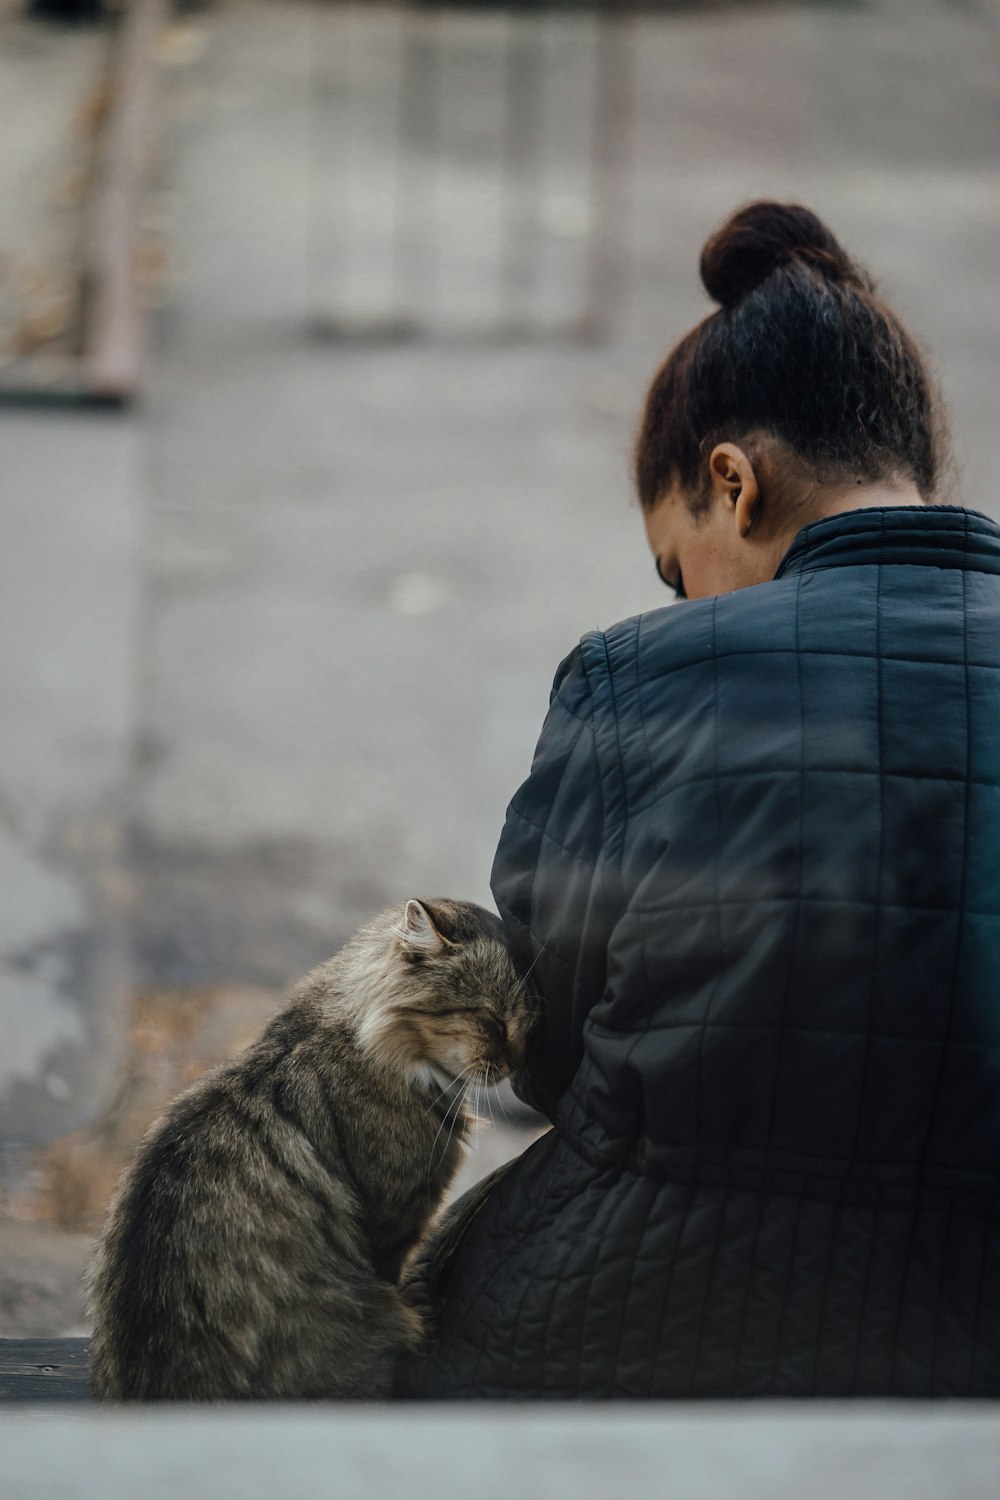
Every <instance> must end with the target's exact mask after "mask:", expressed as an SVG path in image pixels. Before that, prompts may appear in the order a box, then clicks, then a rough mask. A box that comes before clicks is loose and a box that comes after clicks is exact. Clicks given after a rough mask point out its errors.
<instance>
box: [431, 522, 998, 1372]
mask: <svg viewBox="0 0 1000 1500" xmlns="http://www.w3.org/2000/svg"><path fill="white" fill-rule="evenodd" d="M998 674H1000V528H998V527H997V526H996V525H994V524H993V522H991V521H989V520H987V519H985V518H984V517H983V516H980V515H977V514H975V513H974V512H969V511H964V510H959V509H954V508H951V507H929V508H926V509H924V508H918V507H912V508H911V507H907V508H904V509H887V510H869V511H855V512H853V513H850V514H848V515H843V516H839V517H835V518H832V519H829V520H825V521H820V522H818V523H815V524H813V525H810V526H807V527H805V528H804V529H803V530H802V531H801V532H800V533H799V535H798V537H797V538H796V540H795V543H794V545H793V546H792V548H791V551H790V552H789V553H788V555H787V556H786V557H785V559H784V561H783V563H782V565H781V567H780V569H779V571H778V575H777V578H776V579H775V580H774V581H773V582H771V583H766V584H763V585H760V586H758V587H756V588H750V589H744V590H741V591H739V592H737V593H734V594H729V595H725V596H723V597H720V598H715V599H704V600H696V601H691V602H689V603H684V604H681V605H679V606H677V607H676V608H672V609H664V610H660V611H656V612H654V613H652V614H648V615H643V616H641V617H640V618H638V619H632V620H626V621H624V622H623V623H622V624H620V625H616V626H615V627H614V629H612V630H610V631H608V632H607V633H606V634H603V635H600V634H593V635H589V636H586V637H585V638H584V640H583V641H582V642H581V644H580V646H579V647H578V648H577V650H576V651H574V652H573V653H572V655H571V656H570V657H568V658H567V660H566V661H565V662H564V663H563V665H562V667H561V669H560V671H559V675H558V677H557V679H556V684H555V688H554V690H553V696H552V704H551V709H550V712H549V715H548V717H547V719H546V722H545V726H544V728H543V730H542V735H541V739H540V741H539V745H538V749H537V752H536V756H535V760H534V763H533V766H532V770H531V775H530V777H529V779H528V780H527V781H526V782H525V784H524V786H522V787H521V789H520V791H519V792H518V793H517V795H516V797H515V798H514V801H513V803H512V805H511V808H510V810H509V814H508V819H507V824H506V827H505V829H504V832H503V836H502V838H501V841H500V847H499V849H498V851H497V856H496V864H495V867H494V872H493V890H494V895H495V897H496V900H497V904H498V907H499V910H500V912H501V914H502V916H503V918H504V922H505V924H506V926H507V929H508V931H509V934H510V936H511V938H512V940H513V942H514V943H515V945H516V948H517V950H518V954H519V957H520V960H521V962H522V963H523V965H524V966H525V967H527V965H528V964H531V963H534V964H535V968H534V974H535V976H536V977H537V978H538V980H539V982H540V986H541V989H542V992H543V995H544V1002H545V1026H544V1034H543V1036H542V1038H541V1041H540V1043H539V1046H538V1049H537V1052H536V1055H535V1057H534V1059H533V1062H532V1063H531V1065H530V1068H529V1072H528V1074H527V1075H526V1078H525V1083H526V1086H527V1088H528V1091H529V1093H530V1094H531V1096H532V1097H533V1098H534V1099H535V1101H536V1102H538V1103H539V1104H540V1105H541V1107H542V1108H544V1109H545V1110H546V1112H547V1113H548V1114H549V1115H550V1117H551V1118H552V1119H553V1120H554V1122H555V1129H554V1130H553V1131H551V1132H550V1133H549V1134H548V1135H547V1136H545V1137H544V1138H543V1139H541V1140H540V1141H539V1142H537V1143H536V1145H535V1146H534V1147H533V1148H532V1149H530V1150H529V1151H528V1152H527V1153H526V1155H525V1156H523V1157H522V1158H521V1159H520V1161H519V1162H518V1164H517V1165H516V1166H515V1167H514V1169H513V1170H511V1171H509V1172H508V1173H507V1174H506V1176H503V1177H502V1179H501V1180H500V1181H498V1183H497V1184H496V1186H495V1187H494V1188H493V1190H492V1191H491V1192H490V1194H489V1196H488V1197H487V1198H486V1199H485V1202H484V1203H483V1204H482V1206H481V1207H480V1208H479V1209H478V1212H476V1213H474V1214H471V1215H468V1214H467V1215H466V1216H465V1219H466V1222H465V1223H463V1224H462V1225H461V1229H462V1235H461V1239H460V1241H459V1242H457V1244H456V1247H455V1248H454V1253H453V1254H452V1256H451V1261H450V1263H449V1264H448V1266H447V1270H446V1273H445V1274H444V1275H443V1276H441V1277H439V1281H438V1286H437V1290H438V1291H439V1292H440V1293H441V1295H442V1296H443V1304H442V1306H441V1310H440V1328H439V1336H438V1341H437V1343H436V1345H435V1347H434V1349H433V1352H432V1354H431V1356H430V1358H429V1359H427V1360H426V1361H425V1362H424V1363H423V1364H422V1365H419V1366H416V1367H414V1368H413V1369H411V1370H410V1372H409V1373H408V1376H407V1387H406V1388H407V1390H408V1391H409V1393H410V1394H418V1395H425V1396H446V1397H531V1396H545V1397H554V1398H558V1397H576V1396H586V1397H604V1396H631V1397H642V1396H676V1397H681V1396H702V1397H706V1396H710V1397H715V1396H720V1397H721V1396H807V1395H822V1396H841V1395H884V1396H889V1395H910V1396H928V1395H936V1396H958V1395H962V1396H965V1395H988V1396H993V1397H996V1396H998V1395H1000V1193H998V1174H1000V675H998ZM460 1218H461V1215H460Z"/></svg>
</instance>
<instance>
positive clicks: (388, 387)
mask: <svg viewBox="0 0 1000 1500" xmlns="http://www.w3.org/2000/svg"><path fill="white" fill-rule="evenodd" d="M998 62H1000V0H855V3H848V0H841V3H834V0H827V3H822V4H821V3H818V0H816V3H805V0H800V3H791V0H789V3H785V4H779V3H752V0H744V3H735V0H734V3H730V4H723V3H717V4H712V3H708V0H704V3H700V0H687V3H685V4H680V3H673V4H671V3H660V4H656V3H653V0H647V3H645V4H643V5H639V4H631V3H628V0H604V3H597V0H594V3H591V4H589V5H584V4H580V5H571V4H569V3H552V4H549V5H541V4H535V3H528V0H522V3H520V4H517V5H513V4H510V5H494V4H490V3H487V0H478V3H475V4H473V3H466V4H460V3H458V0H455V3H453V4H450V5H438V4H429V3H419V4H418V3H415V0H414V3H410V4H407V3H396V4H388V3H387V4H380V3H360V0H355V3H348V0H342V3H337V0H215V3H206V4H200V5H198V6H193V5H184V6H180V5H177V6H171V5H170V4H168V3H167V0H132V3H131V4H124V5H119V6H117V7H111V6H110V5H102V4H100V3H98V0H47V3H43V0H38V3H34V4H32V3H28V0H0V522H2V530H0V724H2V735H0V1336H12V1335H23V1336H28V1335H45V1334H52V1335H63V1334H72V1333H78V1332H82V1331H84V1328H85V1321H84V1312H83V1302H82V1294H81V1291H80V1285H79V1277H80V1272H81V1269H82V1266H83V1265H84V1263H85V1261H86V1259H87V1255H88V1253H89V1248H90V1245H91V1243H92V1237H93V1235H94V1233H95V1231H96V1230H97V1228H98V1227H99V1225H100V1223H101V1218H102V1214H103V1210H104V1206H105V1203H106V1200H107V1196H108V1193H109V1191H110V1189H111V1187H112V1185H113V1183H114V1180H115V1177H116V1175H117V1172H118V1171H119V1169H120V1167H121V1164H122V1162H123V1161H124V1160H125V1159H126V1157H127V1155H128V1153H129V1151H130V1150H131V1149H132V1146H133V1145H134V1143H135V1140H136V1139H137V1136H138V1135H139V1134H140V1133H141V1131H142V1130H143V1129H145V1127H146V1125H147V1124H148V1122H149V1120H150V1119H151V1118H152V1117H153V1115H154V1114H155V1113H156V1112H157V1111H158V1110H159V1108H160V1107H162V1105H163V1104H164V1103H165V1102H166V1100H167V1099H168V1098H169V1097H171V1095H172V1094H173V1093H175V1092H176V1091H177V1090H178V1089H179V1088H181V1087H182V1086H183V1085H184V1084H185V1083H186V1082H187V1081H188V1080H189V1079H191V1078H193V1077H195V1076H196V1075H197V1073H198V1072H199V1071H201V1070H202V1069H203V1068H204V1067H206V1066H208V1065H210V1064H211V1063H214V1062H216V1061H218V1060H220V1059H221V1058H223V1057H226V1056H228V1055H230V1054H231V1053H232V1052H233V1051H234V1050H235V1049H236V1048H237V1047H239V1046H240V1045H242V1044H243V1043H244V1042H245V1041H246V1040H247V1039H248V1038H249V1037H250V1036H251V1035H252V1034H253V1033H254V1032H255V1031H256V1030H257V1029H258V1028H259V1026H260V1025H261V1023H262V1022H263V1021H264V1020H265V1019H266V1018H267V1017H268V1016H269V1015H270V1014H271V1012H272V1011H273V1009H274V1008H275V1006H276V1005H277V1004H278V1003H279V1001H280V998H281V994H282V991H283V990H284V988H285V987H286V986H287V985H288V984H289V983H290V982H292V981H293V980H294V979H296V978H297V977H298V976H299V975H300V974H301V973H302V972H304V971H305V970H306V969H307V968H309V967H310V966H311V965H313V964H314V963H316V962H318V961H319V960H321V959H323V958H325V957H327V956H328V955H329V954H330V953H332V952H333V951H334V950H335V949H336V948H337V947H338V946H339V945H340V944H341V943H342V942H343V940H344V939H345V938H346V937H347V936H348V935H349V934H350V933H351V932H352V931H353V930H354V928H355V927H356V926H357V925H358V924H359V923H360V922H361V921H362V920H364V919H365V918H367V917H368V916H370V915H371V914H373V913H374V912H375V911H377V910H379V909H380V908H382V907H383V906H386V905H388V904H391V903H393V902H398V901H402V900H404V899H406V898H408V897H410V896H434V895H450V896H456V897H462V898H466V899H472V900H478V901H481V902H484V903H487V904H489V902H490V896H489V870H490V864H491V861H492V855H493V850H494V847H495V844H496V840H497V836H498V834H499V831H500V828H501V826H502V822H503V817H504V810H505V807H506V804H507V802H508V800H509V798H510V797H511V795H512V794H513V792H514V790H515V788H516V787H517V785H518V783H519V782H520V781H521V780H522V779H523V777H524V775H525V774H526V772H527V769H528V766H529V763H530V758H531V753H532V749H533V745H534V742H535V739H536V737H537V733H538V730H539V727H540V725H541V721H542V717H543V715H544V712H545V708H546V704H547V698H548V690H549V684H550V682H551V679H552V676H553V673H554V671H555V668H556V666H557V664H558V662H559V661H560V659H561V658H562V657H563V656H564V655H565V654H566V652H567V651H569V649H570V648H571V647H572V646H573V644H574V643H575V642H576V640H577V638H578V637H579V636H580V634H581V633H582V632H583V631H585V630H588V629H592V628H594V627H603V626H607V625H609V624H611V623H612V622H613V621H614V620H616V619H618V618H621V617H623V616H626V615H630V614H634V613H637V612H639V611H641V610H646V609H653V608H658V607H660V606H662V605H663V603H664V602H665V601H664V598H663V590H662V587H661V585H660V584H659V583H658V581H657V579H656V577H655V574H654V571H653V564H652V561H651V559H650V557H649V555H648V552H647V550H646V546H645V541H644V538H643V534H642V527H641V521H640V517H639V514H638V511H637V508H636V506H635V504H634V502H633V500H632V498H631V493H630V482H629V447H630V441H631V436H632V432H633V429H634V426H635V423H636V421H637V417H638V413H639V409H640V405H641V401H642V397H643V393H644V388H645V385H646V383H647V382H648V380H649V378H650V376H651V374H652V373H653V370H654V369H655V367H656V365H657V364H658V362H659V361H660V360H661V359H662V357H663V355H664V354H665V352H666V350H667V349H668V348H669V347H670V345H671V344H672V343H673V342H674V341H675V340H676V339H677V338H678V337H679V336H680V335H681V334H683V333H684V332H685V331H686V330H687V329H688V328H689V327H690V326H691V325H692V324H693V323H694V322H695V321H696V320H698V319H700V318H701V317H703V316H704V315H705V314H706V312H708V311H709V306H708V303H707V299H706V298H705V297H704V295H703V294H702V293H701V291H700V288H699V282H698V277H697V258H698V253H699V250H700V247H701V244H702V242H703V240H704V238H705V236H706V235H707V234H708V232H709V231H710V230H711V229H713V228H714V227H715V226H716V225H717V224H718V223H719V222H720V221H721V220H722V219H723V218H724V217H726V215H727V214H728V213H729V212H730V211H731V210H732V209H733V208H734V207H736V206H737V205H738V204H740V203H742V202H744V201H745V200H747V199H750V198H753V197H758V196H769V197H777V198H781V199H798V200H801V201H803V202H805V203H807V204H809V205H810V206H811V207H813V208H814V209H816V210H817V211H818V212H819V213H820V214H821V215H822V216H823V217H824V218H826V219H827V220H828V221H829V223H830V224H831V226H832V228H833V229H834V230H835V232H836V233H837V234H838V235H839V236H840V237H841V238H842V239H843V240H844V242H845V244H846V245H847V247H848V249H849V250H850V251H851V252H852V253H854V254H855V255H856V256H857V257H858V258H859V259H861V260H862V261H864V262H866V263H867V264H868V265H869V266H870V267H871V269H872V270H873V271H874V273H875V274H876V275H877V277H878V278H879V280H880V282H881V284H882V287H883V289H884V291H885V293H886V295H887V297H888V298H889V300H890V301H891V302H892V303H893V305H894V306H895V307H896V308H897V309H898V310H899V311H900V313H901V314H902V315H903V317H904V319H905V320H906V321H907V322H908V324H909V325H910V327H911V328H912V330H913V331H914V332H915V333H916V334H917V335H918V337H919V338H920V339H921V340H922V342H923V343H924V345H925V346H926V347H927V348H928V349H929V351H930V353H931V357H932V362H933V364H934V367H935V368H936V370H937V371H938V374H939V377H940V380H941V383H942V386H943V389H944V393H945V397H946V400H947V403H948V405H949V408H950V411H951V415H952V422H953V428H954V435H955V449H956V464H955V472H954V475H953V477H952V482H951V486H950V488H949V490H948V493H946V494H942V496H941V497H940V498H941V499H943V500H953V501H956V502H959V503H964V504H969V505H972V506H973V507H975V508H978V509H981V510H984V511H986V512H987V513H988V514H991V515H994V516H995V517H998V518H1000V499H998V497H997V493H996V492H995V491H994V489H993V485H992V483H991V481H990V475H991V471H992V468H993V463H992V460H993V458H994V452H995V449H994V440H995V432H996V426H997V420H996V419H997V401H996V391H997V385H996V368H997V348H998V342H997V335H998V332H1000V191H998V187H1000V67H998ZM497 1112H499V1111H497ZM537 1128H538V1125H537V1122H536V1121H532V1120H530V1119H525V1118H523V1117H521V1118H515V1119H514V1120H513V1122H501V1123H500V1124H499V1125H498V1126H497V1127H495V1128H484V1129H483V1130H482V1131H481V1132H480V1134H479V1141H478V1152H477V1154H476V1155H475V1156H474V1157H473V1158H472V1160H471V1161H470V1163H469V1164H468V1166H467V1168H466V1169H465V1172H464V1174H463V1182H468V1181H470V1180H472V1179H473V1178H474V1177H475V1175H476V1174H477V1173H478V1172H481V1171H482V1170H485V1169H486V1168H488V1167H490V1166H492V1165H494V1164H495V1163H496V1162H498V1161H500V1160H502V1159H504V1157H505V1156H506V1155H508V1154H510V1153H511V1152H513V1151H515V1150H520V1149H522V1147H523V1145H524V1144H525V1143H526V1142H527V1141H528V1140H530V1139H531V1138H532V1135H533V1133H534V1132H535V1131H536V1130H537Z"/></svg>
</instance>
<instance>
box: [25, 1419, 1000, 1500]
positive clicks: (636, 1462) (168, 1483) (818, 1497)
mask: <svg viewBox="0 0 1000 1500" xmlns="http://www.w3.org/2000/svg"><path fill="white" fill-rule="evenodd" d="M15 1410H17V1409H16V1408H12V1407H8V1408H6V1413H7V1414H4V1413H0V1478H2V1480H3V1481H4V1497H5V1500H91V1497H93V1500H132V1497H133V1496H135V1495H142V1496H143V1497H144V1500H173V1497H174V1496H175V1495H177V1494H179V1493H183V1494H184V1495H186V1496H190V1497H191V1500H273V1497H274V1496H275V1495H281V1496H283V1497H287V1500H300V1497H302V1500H306V1497H308V1500H312V1497H313V1496H316V1495H326V1494H338V1495H341V1494H343V1495H350V1496H351V1497H352V1500H465V1497H466V1496H467V1495H468V1494H469V1493H470V1491H471V1492H472V1493H474V1494H475V1495H476V1496H477V1497H479V1500H501V1497H506V1496H508V1495H509V1494H510V1493H511V1489H512V1488H514V1489H515V1490H516V1491H517V1493H518V1494H521V1495H523V1496H524V1497H525V1500H615V1497H618V1496H623V1495H628V1496H629V1497H630V1500H722V1497H730V1496H739V1497H741V1500H801V1497H802V1496H803V1495H809V1496H811V1497H812V1500H845V1497H849V1496H858V1495H860V1496H865V1497H875V1496H877V1497H879V1500H902V1497H905V1500H993V1497H994V1496H995V1495H996V1474H997V1462H998V1459H1000V1419H998V1417H997V1415H996V1413H995V1412H994V1411H993V1409H992V1407H991V1406H990V1405H989V1404H984V1405H983V1406H981V1407H979V1408H978V1409H977V1408H976V1407H975V1406H970V1405H965V1406H959V1405H957V1404H950V1405H949V1404H936V1405H934V1406H932V1407H931V1406H928V1405H927V1404H925V1403H920V1402H911V1403H907V1404H905V1405H904V1404H903V1403H899V1404H895V1405H893V1404H877V1403H855V1404H853V1405H850V1404H848V1403H843V1404H842V1405H840V1406H837V1405H833V1404H810V1405H809V1406H808V1407H807V1406H805V1405H800V1406H798V1407H797V1408H796V1407H793V1406H790V1405H789V1404H781V1403H769V1402H752V1403H744V1404H743V1405H740V1406H734V1405H732V1404H729V1403H717V1404H715V1405H712V1406H708V1405H701V1404H690V1405H683V1406H678V1405H674V1406H673V1407H670V1406H667V1407H663V1406H654V1405H652V1404H650V1405H647V1406H645V1407H637V1406H632V1407H623V1406H618V1407H609V1406H608V1405H604V1406H598V1407H596V1408H595V1407H594V1406H588V1407H585V1408H584V1409H583V1410H581V1409H580V1408H579V1406H577V1407H576V1408H575V1409H574V1408H570V1407H566V1406H559V1405H548V1406H536V1407H534V1408H525V1407H516V1406H515V1407H511V1406H497V1405H495V1404H494V1405H493V1406H491V1407H489V1408H484V1407H483V1406H468V1407H462V1408H459V1409H457V1410H456V1409H455V1408H454V1407H451V1408H449V1407H441V1406H438V1407H436V1408H435V1407H428V1408H424V1409H423V1410H416V1411H415V1410H413V1409H412V1408H410V1409H409V1410H400V1409H399V1408H398V1407H396V1408H390V1409H389V1410H382V1411H378V1410H376V1409H373V1408H370V1407H369V1408H366V1407H360V1408H355V1409H354V1410H352V1411H350V1412H344V1411H341V1412H338V1411H336V1410H335V1409H334V1410H331V1409H329V1408H327V1409H326V1410H324V1411H321V1412H307V1411H303V1410H301V1409H299V1410H294V1409H289V1408H287V1407H286V1408H280V1407H279V1408H275V1407H271V1408H264V1409H262V1408H259V1407H258V1408H256V1409H254V1410H252V1411H242V1412H241V1411H237V1410H234V1409H233V1408H229V1409H228V1410H219V1409H216V1410H215V1411H212V1412H209V1411H204V1410H203V1411H201V1412H198V1411H195V1412H191V1411H187V1412H184V1411H177V1410H175V1411H173V1412H170V1411H163V1410H161V1411H149V1410H146V1411H145V1412H140V1413H137V1414H136V1413H133V1414H128V1415H122V1414H118V1413H110V1412H102V1413H100V1414H99V1415H94V1414H87V1413H80V1412H78V1411H65V1410H64V1411H62V1412H59V1411H58V1410H56V1409H50V1410H48V1411H39V1410H35V1411H30V1410H29V1411H28V1412H24V1411H23V1410H18V1414H17V1415H16V1416H13V1415H10V1413H13V1412H14V1411H15Z"/></svg>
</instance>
